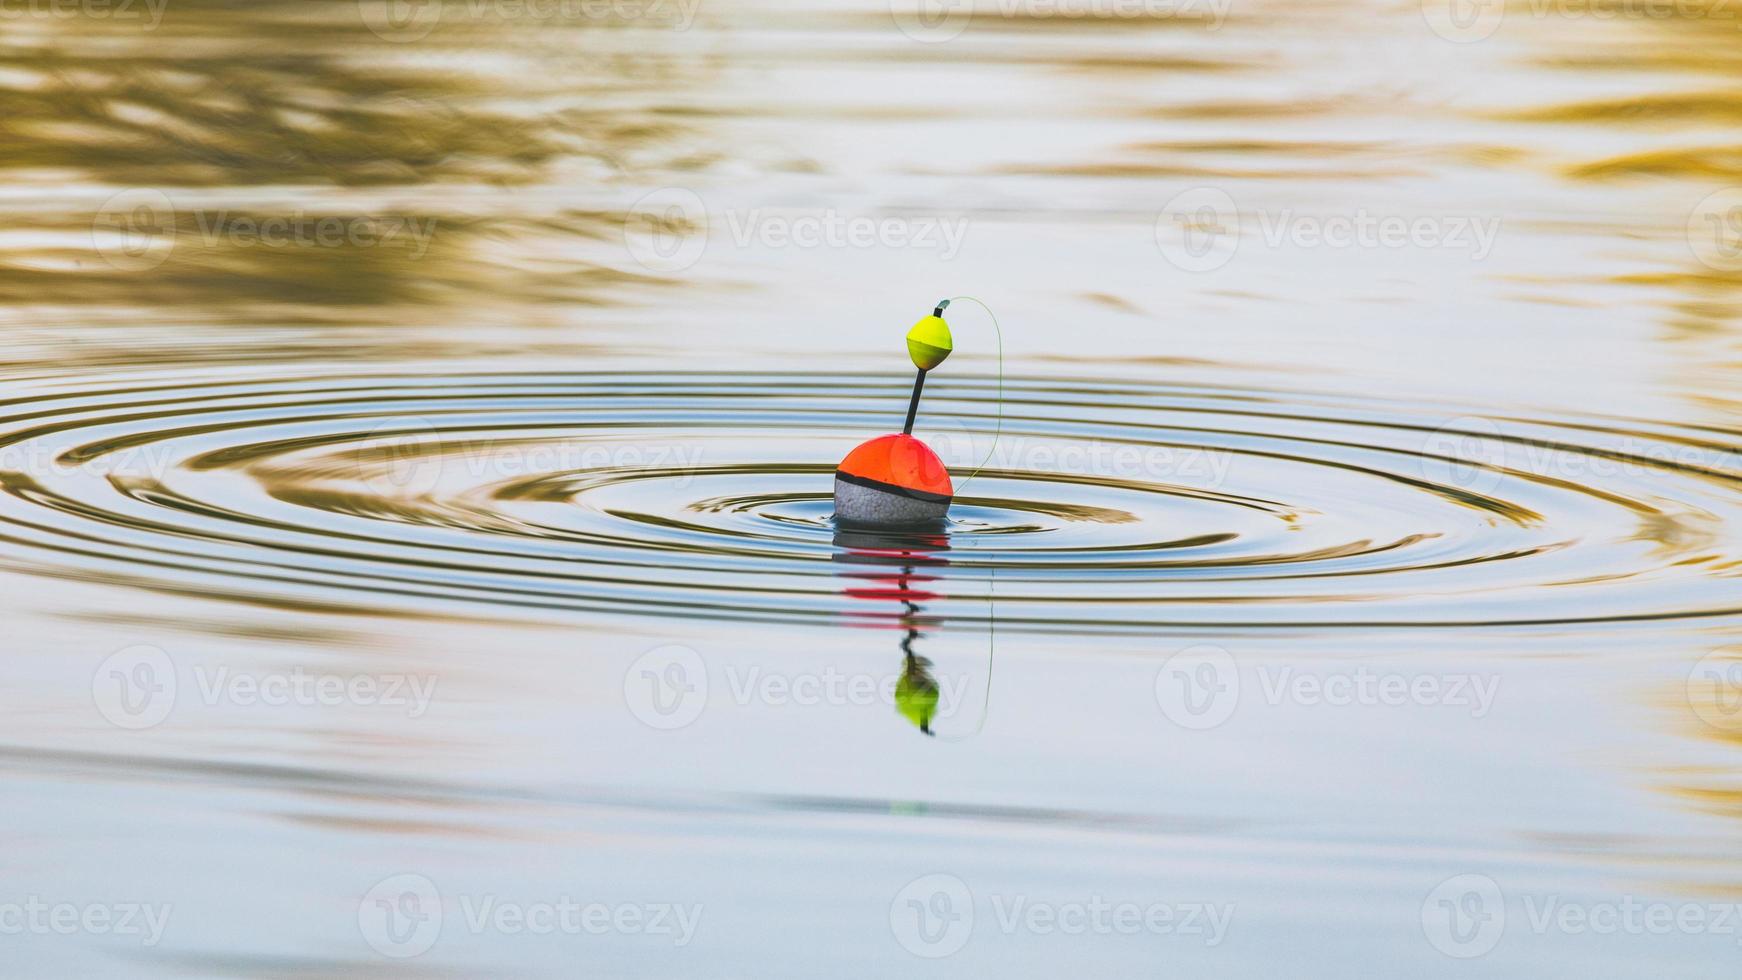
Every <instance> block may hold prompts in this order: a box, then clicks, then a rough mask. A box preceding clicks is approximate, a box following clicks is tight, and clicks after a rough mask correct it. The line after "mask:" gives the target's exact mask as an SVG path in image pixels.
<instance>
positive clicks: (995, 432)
mask: <svg viewBox="0 0 1742 980" xmlns="http://www.w3.org/2000/svg"><path fill="white" fill-rule="evenodd" d="M961 299H965V300H967V301H968V302H970V303H973V304H975V305H977V306H979V307H980V309H982V310H985V311H986V315H987V316H988V317H991V318H992V333H993V334H994V335H995V336H997V338H998V418H997V422H996V423H995V424H994V425H993V428H992V445H991V447H990V448H989V449H987V450H986V458H985V459H982V460H980V465H979V466H976V467H974V471H973V472H972V473H969V474H968V475H967V477H965V478H964V479H963V480H962V482H961V483H959V484H957V485H956V490H957V491H958V492H960V491H961V489H962V487H965V486H967V485H968V482H969V481H971V480H973V479H974V477H976V476H979V475H980V471H981V470H983V469H985V468H986V464H987V463H990V462H991V461H992V454H993V453H995V452H997V451H998V439H999V437H1000V436H1002V435H1003V434H1004V330H1003V328H1002V327H1000V326H998V314H996V313H993V312H992V307H990V306H987V305H986V303H985V301H984V300H981V299H978V298H976V297H973V296H952V297H950V298H949V299H946V300H944V301H943V302H941V303H939V304H938V309H939V310H940V311H942V310H945V309H948V308H949V305H950V304H951V303H953V302H955V301H956V300H961Z"/></svg>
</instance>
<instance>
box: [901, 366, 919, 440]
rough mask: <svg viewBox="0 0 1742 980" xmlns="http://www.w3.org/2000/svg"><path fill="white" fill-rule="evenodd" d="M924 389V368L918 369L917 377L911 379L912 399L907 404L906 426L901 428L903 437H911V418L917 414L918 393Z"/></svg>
mask: <svg viewBox="0 0 1742 980" xmlns="http://www.w3.org/2000/svg"><path fill="white" fill-rule="evenodd" d="M924 388H925V368H920V369H919V376H918V377H916V378H914V379H913V399H912V400H911V401H909V402H908V403H907V424H906V425H904V426H902V427H901V434H902V435H904V436H911V435H913V417H914V416H915V415H918V414H919V393H920V391H922V390H924Z"/></svg>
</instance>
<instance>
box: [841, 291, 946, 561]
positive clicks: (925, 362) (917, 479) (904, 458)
mask: <svg viewBox="0 0 1742 980" xmlns="http://www.w3.org/2000/svg"><path fill="white" fill-rule="evenodd" d="M949 305H950V302H949V300H944V301H943V302H942V303H939V304H938V306H937V309H935V310H933V311H932V314H931V316H928V317H926V318H925V319H923V320H920V321H919V322H918V323H916V324H914V325H913V329H912V330H909V331H908V332H907V354H908V357H910V358H911V359H912V360H913V366H914V367H916V368H918V369H919V376H918V377H916V378H914V380H913V397H912V398H911V399H909V401H908V403H907V424H906V425H904V426H903V427H902V429H901V431H900V432H899V433H893V434H891V435H886V436H878V437H876V438H875V439H871V440H869V441H867V442H863V443H860V444H859V445H858V446H857V447H856V448H854V450H853V451H852V452H850V453H848V454H847V458H846V459H843V460H841V465H840V466H839V467H837V468H836V469H835V519H836V520H837V521H840V522H842V523H844V524H850V525H858V526H861V527H911V526H914V525H922V524H933V523H936V522H938V521H941V520H943V518H944V516H945V515H946V514H948V513H949V510H950V500H951V498H952V497H953V496H954V495H955V488H954V487H953V486H952V485H951V483H950V473H949V470H947V469H945V468H944V462H943V460H941V459H939V458H938V454H937V453H934V452H932V451H931V447H929V446H927V445H926V444H925V443H923V442H920V441H919V440H918V439H915V438H914V436H913V419H914V416H915V415H916V414H918V412H919V395H920V392H921V391H923V390H924V389H925V375H926V372H927V371H930V370H931V369H932V368H935V367H937V366H938V365H939V364H942V363H943V362H944V358H946V357H949V356H950V351H951V349H953V347H954V342H953V341H952V340H951V338H950V325H949V324H947V323H945V322H944V308H945V307H947V306H949Z"/></svg>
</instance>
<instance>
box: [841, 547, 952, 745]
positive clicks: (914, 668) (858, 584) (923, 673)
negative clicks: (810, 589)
mask: <svg viewBox="0 0 1742 980" xmlns="http://www.w3.org/2000/svg"><path fill="white" fill-rule="evenodd" d="M835 545H836V546H837V547H839V548H841V549H843V550H842V551H840V552H837V553H836V554H835V556H834V560H835V561H838V562H846V563H850V564H852V565H853V566H855V567H854V569H853V570H851V571H846V572H843V573H842V575H843V577H845V578H848V579H851V580H852V581H853V584H851V585H849V586H848V587H847V588H846V589H844V590H842V591H843V594H845V595H848V596H851V597H852V598H854V599H863V600H865V601H866V602H871V603H881V604H884V605H883V607H882V608H880V609H873V608H867V609H866V610H865V611H864V612H863V613H862V614H859V615H860V616H862V617H863V619H864V620H865V621H866V623H865V625H868V626H870V627H872V628H878V629H893V630H900V631H901V633H902V637H901V641H900V643H899V644H898V646H899V648H900V650H901V658H902V665H901V676H900V678H899V679H898V680H897V681H896V683H895V710H896V711H897V712H898V713H899V714H900V715H901V716H902V717H903V718H906V719H907V720H908V721H909V722H910V723H912V724H913V725H914V727H916V728H918V729H919V730H920V731H921V732H924V733H925V734H927V735H936V734H937V733H936V732H935V731H933V730H932V720H933V719H934V718H935V717H936V715H937V711H938V683H937V679H936V678H935V677H933V676H932V673H931V666H932V662H931V661H930V660H928V659H926V658H925V657H923V656H921V655H920V654H919V653H918V652H916V651H915V650H914V644H915V643H916V642H918V641H919V640H920V639H921V638H923V637H924V636H925V632H924V628H925V627H928V626H929V627H936V626H938V625H939V624H938V621H937V620H935V619H928V618H927V617H926V616H925V615H924V607H923V606H922V605H921V603H923V602H926V601H928V600H931V599H936V598H938V596H937V593H935V592H932V591H929V588H928V586H929V583H931V582H935V581H937V576H936V575H930V574H927V573H926V570H927V569H934V568H939V567H942V566H946V565H948V564H949V562H948V560H947V559H945V558H943V557H942V556H941V554H940V553H941V552H944V551H948V550H949V541H948V539H946V538H945V537H944V536H943V535H941V534H895V533H879V532H870V531H848V530H842V531H838V532H836V534H835Z"/></svg>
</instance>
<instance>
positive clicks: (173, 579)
mask: <svg viewBox="0 0 1742 980" xmlns="http://www.w3.org/2000/svg"><path fill="white" fill-rule="evenodd" d="M907 383H908V382H907V380H906V379H904V378H898V377H894V376H870V375H839V376H832V377H818V376H815V375H796V374H795V375H756V376H745V375H739V374H733V375H726V374H719V375H714V374H705V373H704V374H677V375H673V374H659V375H653V374H631V373H591V374H546V375H541V374H526V373H503V374H490V373H473V374H467V375H463V376H453V375H444V374H435V373H429V374H397V375H359V376H352V377H343V376H333V377H309V378H301V379H296V380H271V381H265V380H256V381H246V382H241V381H222V382H212V383H198V384H188V383H186V382H185V380H183V381H179V382H178V381H175V380H173V379H162V380H161V381H136V382H133V383H131V384H129V385H125V386H122V385H116V386H113V387H109V388H105V389H101V390H96V389H93V388H92V387H89V386H87V387H83V388H80V389H78V390H76V391H53V390H49V391H43V392H39V393H35V394H31V395H28V396H21V397H18V398H15V399H13V400H11V401H9V402H6V403H3V404H0V411H3V412H4V419H3V422H0V432H3V436H0V438H3V442H0V454H3V455H0V464H3V468H0V486H3V487H4V490H5V493H4V494H3V495H0V536H3V537H4V539H5V541H6V556H7V558H6V560H7V561H9V562H11V563H13V564H15V565H19V566H23V567H27V568H29V569H30V570H32V571H34V572H37V573H43V572H48V573H52V574H59V575H63V576H68V577H74V578H86V579H97V580H103V581H109V582H120V583H125V584H129V585H132V586H136V587H141V588H149V589H162V590H170V591H177V592H187V593H195V594H201V595H210V596H220V597H226V598H233V599H237V600H243V601H251V602H262V603H269V604H287V603H320V604H325V605H330V606H337V607H345V608H355V609H359V610H363V611H388V612H398V611H426V612H427V611H430V610H432V609H435V608H438V607H439V608H440V609H441V610H442V611H444V612H448V613H453V614H461V615H465V614H471V615H491V616H505V615H507V616H516V615H518V616H548V615H552V614H559V615H560V614H562V613H565V612H613V613H624V614H651V615H661V616H672V615H679V616H698V617H708V618H721V619H751V620H768V621H824V620H830V619H853V618H858V617H867V616H871V617H876V616H883V615H888V616H895V615H899V614H901V612H902V611H903V610H902V609H901V607H900V606H896V608H887V607H890V606H891V605H892V603H891V602H890V601H889V599H890V598H891V596H898V597H904V598H907V599H910V600H911V599H915V598H916V597H919V598H922V599H923V601H921V602H920V603H919V605H920V607H921V610H920V611H921V612H923V613H924V614H925V615H926V616H928V617H933V618H935V619H936V620H939V621H943V620H956V621H964V622H967V621H980V620H985V619H986V618H987V617H988V616H989V615H991V614H992V613H993V611H994V610H995V612H996V620H997V622H998V624H999V627H1000V628H1015V629H1030V630H1045V631H1084V630H1140V629H1145V628H1155V627H1164V626H1167V627H1180V626H1192V627H1227V628H1265V627H1285V626H1300V625H1317V626H1351V627H1353V626H1382V625H1385V626H1388V625H1441V626H1465V625H1468V626H1477V625H1488V626H1492V625H1520V626H1522V625H1546V624H1574V623H1595V622H1603V621H1624V620H1644V619H1666V618H1684V617H1711V616H1723V615H1734V614H1736V613H1737V612H1738V611H1739V607H1742V600H1739V598H1738V592H1737V589H1736V580H1737V578H1738V577H1739V575H1742V533H1739V531H1738V528H1742V513H1739V510H1738V502H1739V499H1742V498H1739V497H1738V489H1739V484H1742V468H1739V467H1738V465H1737V463H1738V456H1737V447H1738V438H1737V434H1736V433H1734V432H1731V431H1725V430H1721V429H1717V428H1710V429H1699V428H1692V427H1679V428H1678V427H1669V426H1662V425H1655V424H1647V423H1640V422H1630V421H1627V420H1620V419H1604V418H1553V417H1541V418H1524V417H1515V416H1496V417H1487V416H1479V415H1472V414H1462V413H1460V411H1459V410H1456V409H1447V408H1446V407H1444V406H1427V405H1407V404H1398V403H1396V402H1384V401H1378V400H1362V399H1356V398H1350V397H1346V396H1331V395H1325V394H1314V393H1311V392H1287V391H1259V390H1242V389H1238V388H1231V387H1187V386H1178V385H1166V384H1136V383H1129V382H1125V383H1093V382H1087V381H1081V380H1075V379H1066V378H1035V377H1029V378H1022V379H1013V380H1008V381H1007V382H1006V384H1005V387H1004V392H1003V416H1004V421H1003V435H1002V437H1001V438H1000V439H999V440H998V441H997V443H996V445H995V446H994V445H993V443H992V440H991V432H992V429H993V427H994V423H995V416H996V414H997V407H998V406H997V398H998V394H997V387H996V385H995V384H994V383H993V382H992V381H990V380H987V379H983V378H982V379H975V378H968V379H961V378H954V379H940V380H938V381H935V382H934V383H933V384H932V385H931V386H929V387H928V389H927V402H926V409H927V411H926V413H925V417H927V418H929V419H930V420H931V423H930V425H929V427H926V426H922V427H921V430H920V432H919V434H920V435H921V436H923V437H924V438H926V439H927V441H928V442H930V443H931V444H932V445H934V446H935V447H937V448H938V449H939V451H940V453H941V454H942V455H943V456H944V457H945V459H946V461H947V462H948V463H950V465H951V467H952V470H953V471H954V472H955V473H956V474H957V482H958V497H957V501H956V504H955V507H954V508H953V510H952V514H951V520H950V522H949V524H948V526H947V527H944V528H941V529H939V530H938V531H937V533H935V534H930V535H925V536H918V537H900V538H879V537H873V536H866V535H863V534H852V533H843V532H842V531H840V530H839V529H837V528H836V527H835V526H834V524H833V521H832V517H831V509H832V508H831V504H830V499H829V493H830V489H831V473H832V471H833V468H834V464H835V462H836V461H837V460H839V459H840V458H841V456H842V455H844V454H845V452H846V451H847V450H848V449H850V448H851V447H852V446H853V445H854V444H855V443H856V442H858V441H859V440H861V439H863V438H866V437H868V436H871V435H874V434H878V433H880V432H883V431H887V430H889V429H890V428H891V427H892V426H894V425H895V424H897V423H898V422H899V418H898V413H899V412H900V409H901V408H902V406H903V403H904V394H905V389H906V386H907ZM988 450H991V451H992V457H991V461H990V463H989V464H988V465H987V466H986V468H985V469H984V470H983V471H982V472H981V473H980V474H979V475H978V476H976V477H974V478H973V479H971V480H968V481H966V482H965V483H964V482H963V477H964V476H965V475H966V474H967V473H968V472H969V471H971V470H973V468H974V466H975V464H977V463H978V462H979V460H980V459H981V458H982V457H984V456H985V455H986V453H987V451H988ZM921 567H923V570H924V571H923V578H924V582H925V591H924V593H923V596H921V595H920V594H919V593H916V592H914V591H912V590H910V589H907V588H905V587H903V586H904V585H905V583H906V577H907V576H909V575H910V574H914V573H915V570H916V569H919V568H921ZM868 579H870V580H875V581H878V582H883V583H885V584H891V583H892V584H893V587H892V588H891V589H886V590H879V589H877V588H867V587H866V582H867V580H868ZM994 597H995V600H996V601H995V604H994V603H993V602H991V601H989V600H990V599H992V598H994ZM910 612H911V611H910Z"/></svg>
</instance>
